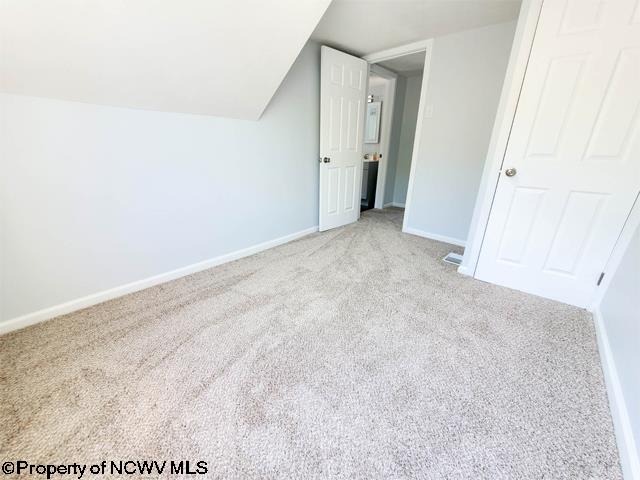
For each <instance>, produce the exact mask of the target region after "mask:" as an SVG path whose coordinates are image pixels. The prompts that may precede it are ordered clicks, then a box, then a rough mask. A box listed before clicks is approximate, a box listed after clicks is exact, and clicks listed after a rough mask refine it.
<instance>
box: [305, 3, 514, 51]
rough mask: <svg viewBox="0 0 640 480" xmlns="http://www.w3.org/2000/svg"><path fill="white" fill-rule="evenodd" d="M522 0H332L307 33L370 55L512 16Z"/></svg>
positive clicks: (316, 38)
mask: <svg viewBox="0 0 640 480" xmlns="http://www.w3.org/2000/svg"><path fill="white" fill-rule="evenodd" d="M519 11H520V0H334V1H333V3H332V4H331V6H330V7H329V8H328V9H327V13H325V15H324V17H323V18H322V20H321V21H320V23H319V24H318V26H317V27H316V29H315V31H314V32H313V34H312V36H311V38H313V39H314V40H317V41H319V42H321V43H324V44H326V45H329V46H332V47H335V48H338V49H342V50H345V51H348V52H350V53H352V54H354V55H368V54H370V53H376V52H380V51H382V50H386V49H389V48H393V47H398V46H401V45H406V44H408V43H412V42H416V41H419V40H425V39H428V38H435V37H438V36H441V35H447V34H449V33H455V32H461V31H463V30H470V29H472V28H479V27H483V26H485V25H491V24H494V23H500V22H507V21H509V20H515V19H516V18H517V17H518V13H519Z"/></svg>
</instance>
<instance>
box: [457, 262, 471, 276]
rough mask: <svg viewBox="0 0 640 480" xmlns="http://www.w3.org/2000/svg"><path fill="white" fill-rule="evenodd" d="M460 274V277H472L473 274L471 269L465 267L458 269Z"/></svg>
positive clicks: (461, 266)
mask: <svg viewBox="0 0 640 480" xmlns="http://www.w3.org/2000/svg"><path fill="white" fill-rule="evenodd" d="M458 273H459V274H460V275H466V276H467V277H470V276H471V275H472V274H471V270H470V269H469V267H467V266H465V265H460V266H459V267H458Z"/></svg>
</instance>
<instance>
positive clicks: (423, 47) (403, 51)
mask: <svg viewBox="0 0 640 480" xmlns="http://www.w3.org/2000/svg"><path fill="white" fill-rule="evenodd" d="M418 52H424V53H425V59H424V68H423V70H422V85H421V87H420V102H419V103H418V118H417V120H416V132H415V136H414V138H413V150H412V152H411V168H410V171H409V182H408V185H407V198H406V201H405V210H404V220H403V223H402V231H403V232H406V231H407V230H406V229H407V216H408V212H409V210H410V204H411V197H412V191H413V179H414V176H415V175H414V174H415V166H416V163H417V161H416V160H417V155H418V150H419V148H420V138H421V136H422V119H423V118H424V111H425V108H426V99H427V87H428V85H429V72H430V68H431V59H432V57H433V38H429V39H427V40H421V41H419V42H413V43H409V44H406V45H401V46H399V47H394V48H390V49H388V50H383V51H380V52H376V53H372V54H370V55H366V56H364V57H362V58H364V59H365V60H366V61H367V62H369V64H376V63H378V62H383V61H385V60H391V59H393V58H397V57H404V56H405V55H410V54H412V53H418ZM378 68H381V67H379V66H378ZM396 78H397V76H396ZM394 96H395V82H394ZM392 116H393V115H391V117H392ZM391 117H390V120H391ZM391 126H392V123H391V121H390V122H389V133H390V132H391ZM385 156H386V157H387V160H388V145H387V152H386V155H385V154H383V159H384V157H385ZM386 167H387V163H386V161H385V163H384V166H383V172H384V175H383V176H384V177H385V178H384V182H385V183H383V185H385V184H386V175H387V168H386ZM380 176H381V174H380V172H378V185H377V186H376V189H377V188H378V186H380ZM378 191H379V190H376V202H375V206H376V208H382V207H383V206H384V193H385V192H384V190H382V195H378ZM378 200H380V206H378Z"/></svg>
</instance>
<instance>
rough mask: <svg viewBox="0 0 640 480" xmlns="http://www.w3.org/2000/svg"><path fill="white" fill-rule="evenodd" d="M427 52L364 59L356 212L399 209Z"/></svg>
mask: <svg viewBox="0 0 640 480" xmlns="http://www.w3.org/2000/svg"><path fill="white" fill-rule="evenodd" d="M426 55H427V51H426V48H424V49H422V50H419V51H412V52H409V53H405V52H404V51H397V52H394V53H392V54H389V55H385V56H381V57H379V59H378V58H372V59H370V66H369V79H368V80H369V81H368V90H367V105H366V110H365V112H366V114H365V125H364V141H363V173H362V201H361V211H365V210H368V209H371V208H377V209H382V208H389V207H396V208H402V209H404V208H405V204H406V195H407V190H408V185H409V173H410V169H411V158H412V154H413V149H414V144H415V137H416V135H415V134H416V127H417V122H418V109H419V105H420V97H421V91H422V80H423V73H424V66H425V59H426Z"/></svg>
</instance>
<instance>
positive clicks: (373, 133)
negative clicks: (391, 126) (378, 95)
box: [364, 102, 382, 143]
mask: <svg viewBox="0 0 640 480" xmlns="http://www.w3.org/2000/svg"><path fill="white" fill-rule="evenodd" d="M381 109H382V102H371V103H367V117H366V121H365V126H364V143H378V142H379V137H380V110H381Z"/></svg>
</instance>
